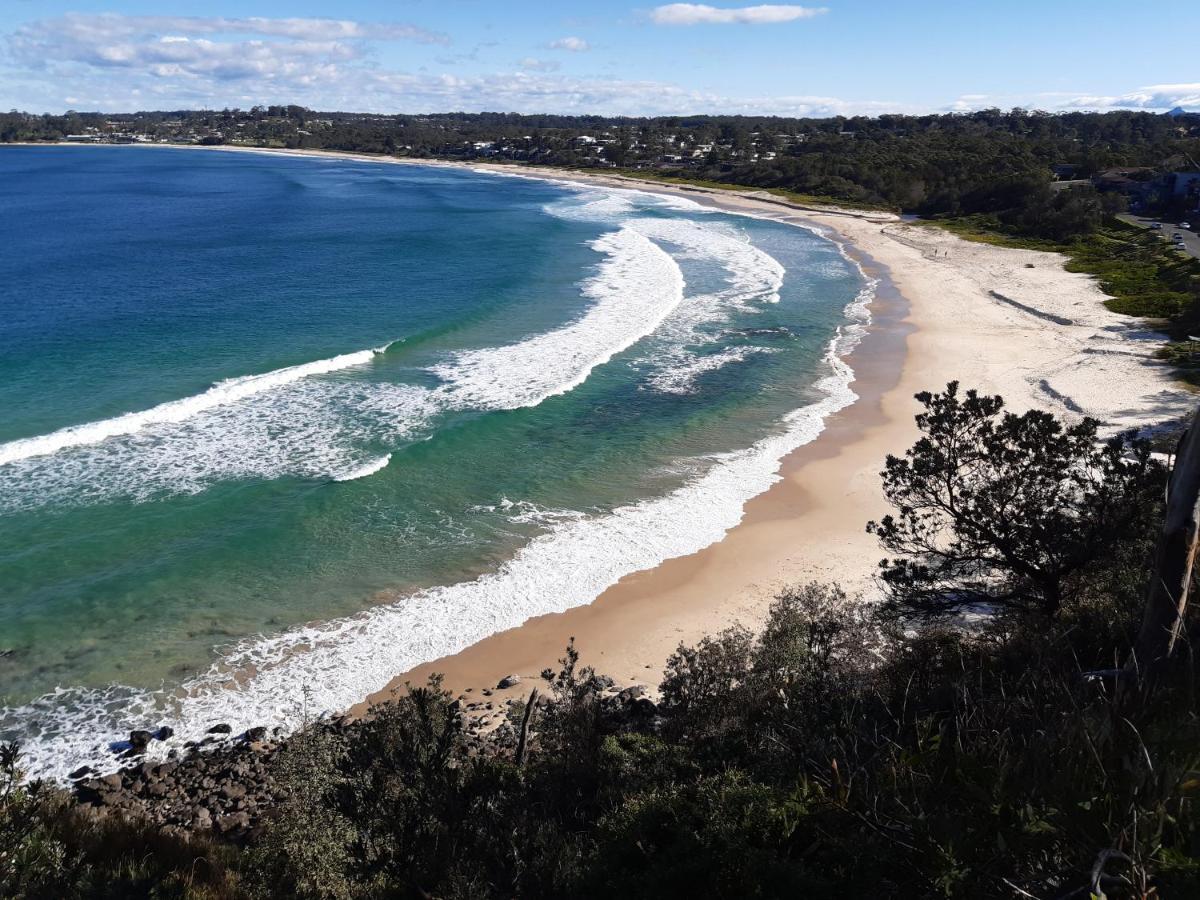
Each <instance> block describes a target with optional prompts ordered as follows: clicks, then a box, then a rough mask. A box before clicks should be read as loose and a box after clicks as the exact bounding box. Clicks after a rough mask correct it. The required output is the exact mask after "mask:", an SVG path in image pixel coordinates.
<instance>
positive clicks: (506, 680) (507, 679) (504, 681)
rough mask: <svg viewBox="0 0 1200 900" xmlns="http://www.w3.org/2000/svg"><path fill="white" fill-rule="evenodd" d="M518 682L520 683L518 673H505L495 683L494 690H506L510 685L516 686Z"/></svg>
mask: <svg viewBox="0 0 1200 900" xmlns="http://www.w3.org/2000/svg"><path fill="white" fill-rule="evenodd" d="M520 683H521V676H520V675H505V676H504V677H503V678H501V679H500V681H499V682H498V683H497V684H496V690H498V691H506V690H508V689H509V688H510V687H516V686H517V685H518V684H520Z"/></svg>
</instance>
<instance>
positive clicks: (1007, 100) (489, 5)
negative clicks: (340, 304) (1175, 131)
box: [0, 0, 1200, 116]
mask: <svg viewBox="0 0 1200 900" xmlns="http://www.w3.org/2000/svg"><path fill="white" fill-rule="evenodd" d="M819 2H821V3H822V4H823V5H819V6H818V5H795V4H759V5H747V4H744V3H743V4H736V3H728V2H718V0H714V2H713V3H711V4H700V3H669V4H659V5H655V4H652V3H651V4H645V5H637V3H636V2H622V0H592V2H582V0H542V2H505V0H388V2H381V0H340V2H337V3H331V2H328V0H319V2H318V0H286V2H284V0H237V2H233V0H206V2H196V0H189V2H172V0H157V2H146V0H68V2H62V0H0V109H21V110H27V111H30V112H63V111H65V110H67V109H77V110H102V111H106V112H132V111H136V110H151V109H185V108H186V109H196V108H205V107H207V108H214V109H220V108H223V107H241V108H248V107H251V106H255V105H260V104H262V105H269V104H278V103H294V104H299V105H302V106H307V107H310V108H313V109H322V110H344V111H361V112H380V113H423V112H450V111H467V112H480V111H505V112H521V113H574V114H585V113H597V114H604V115H685V114H697V113H742V114H750V115H782V116H827V115H848V116H849V115H877V114H880V113H884V112H903V113H925V112H947V111H967V110H971V109H981V108H986V107H1000V108H1002V109H1008V108H1011V107H1014V106H1022V107H1025V108H1028V109H1045V110H1063V109H1113V108H1129V109H1147V110H1152V111H1166V110H1168V109H1171V108H1173V107H1176V106H1182V107H1184V108H1186V109H1195V110H1200V54H1198V53H1197V52H1196V49H1195V48H1196V43H1195V35H1196V34H1197V32H1198V31H1200V7H1197V6H1196V4H1195V3H1194V2H1192V0H1187V2H1178V0H1168V2H1165V3H1162V4H1158V5H1156V6H1155V7H1153V8H1150V7H1146V8H1144V9H1143V8H1140V7H1138V8H1137V9H1140V10H1141V11H1140V12H1136V13H1134V12H1133V10H1134V9H1135V7H1131V6H1130V4H1129V3H1128V2H1122V3H1116V2H1108V0H1090V2H1082V0H1036V2H1035V0H957V2H949V0H827V2H826V0H819ZM1131 14H1132V20H1131ZM1160 15H1161V20H1162V22H1163V23H1164V25H1163V28H1162V30H1161V32H1160V31H1159V30H1158V26H1157V25H1156V24H1155V22H1156V21H1158V19H1157V17H1158V16H1160ZM1171 34H1177V35H1187V36H1186V37H1182V38H1181V39H1180V40H1178V41H1173V40H1170V35H1171Z"/></svg>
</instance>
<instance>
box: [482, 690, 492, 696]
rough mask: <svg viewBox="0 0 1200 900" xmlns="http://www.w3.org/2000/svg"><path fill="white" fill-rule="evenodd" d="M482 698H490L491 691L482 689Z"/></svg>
mask: <svg viewBox="0 0 1200 900" xmlns="http://www.w3.org/2000/svg"><path fill="white" fill-rule="evenodd" d="M483 696H485V697H490V696H492V692H491V691H489V690H488V689H487V688H484V689H483Z"/></svg>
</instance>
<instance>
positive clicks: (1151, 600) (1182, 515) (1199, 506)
mask: <svg viewBox="0 0 1200 900" xmlns="http://www.w3.org/2000/svg"><path fill="white" fill-rule="evenodd" d="M1197 550H1200V410H1198V411H1197V412H1196V413H1195V415H1194V416H1193V417H1192V422H1191V425H1190V426H1189V428H1188V430H1187V431H1186V432H1185V433H1184V435H1183V438H1182V439H1181V440H1180V442H1179V448H1178V450H1177V451H1176V456H1175V465H1174V467H1173V468H1172V470H1171V477H1170V479H1169V480H1168V482H1167V510H1166V515H1165V516H1164V519H1163V530H1162V534H1161V535H1160V537H1159V539H1158V551H1157V554H1156V558H1155V563H1154V572H1153V575H1152V580H1151V582H1150V590H1149V594H1148V596H1147V598H1146V608H1145V611H1144V613H1143V617H1142V628H1141V631H1140V633H1139V634H1138V639H1137V644H1136V645H1135V647H1134V657H1133V659H1132V660H1131V661H1130V665H1131V666H1132V667H1133V668H1134V669H1135V671H1136V672H1137V673H1138V675H1139V677H1140V678H1141V680H1142V682H1143V684H1145V685H1146V686H1150V685H1151V684H1152V683H1153V680H1154V677H1155V675H1156V674H1157V672H1158V670H1159V669H1161V668H1162V666H1163V664H1164V663H1166V661H1167V660H1168V659H1169V658H1170V656H1171V653H1172V652H1173V651H1174V649H1175V644H1176V642H1177V641H1178V639H1179V633H1180V630H1181V629H1182V626H1183V621H1184V613H1185V612H1186V611H1187V602H1188V593H1189V591H1190V590H1191V586H1192V578H1193V569H1194V567H1195V564H1196V553H1197Z"/></svg>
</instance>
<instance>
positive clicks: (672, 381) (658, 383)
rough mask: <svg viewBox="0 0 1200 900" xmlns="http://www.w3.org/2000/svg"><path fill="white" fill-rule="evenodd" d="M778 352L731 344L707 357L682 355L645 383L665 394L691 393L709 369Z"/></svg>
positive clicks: (712, 370)
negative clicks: (731, 345)
mask: <svg viewBox="0 0 1200 900" xmlns="http://www.w3.org/2000/svg"><path fill="white" fill-rule="evenodd" d="M778 352H779V351H778V350H777V349H775V348H774V347H730V348H728V349H727V350H719V351H718V352H716V353H710V354H709V355H707V356H697V355H695V354H680V355H679V356H678V357H676V359H675V361H674V363H673V364H671V365H660V366H658V368H657V371H655V372H654V373H653V374H652V375H651V376H650V377H649V378H647V379H646V385H647V387H650V388H652V389H653V390H656V391H662V392H663V393H664V394H690V393H692V392H693V391H694V390H695V389H696V379H697V378H699V377H700V376H701V375H704V374H705V373H707V372H715V371H717V370H718V369H723V368H725V367H726V366H728V365H731V364H733V363H740V362H745V361H746V360H747V359H749V358H750V357H751V356H758V355H762V354H769V353H778Z"/></svg>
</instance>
